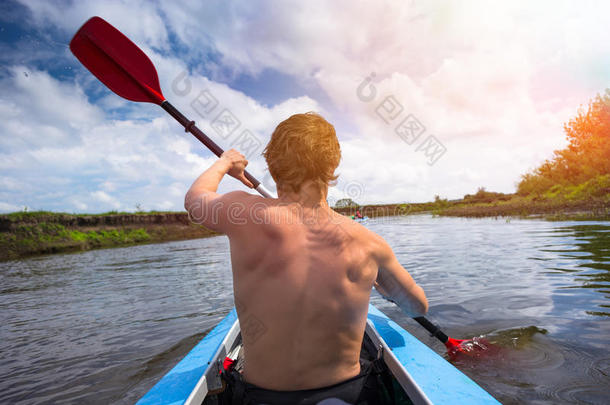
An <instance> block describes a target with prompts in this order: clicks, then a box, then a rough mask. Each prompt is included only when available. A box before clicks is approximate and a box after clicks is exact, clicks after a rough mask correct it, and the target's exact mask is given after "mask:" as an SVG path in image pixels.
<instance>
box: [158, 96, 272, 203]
mask: <svg viewBox="0 0 610 405" xmlns="http://www.w3.org/2000/svg"><path fill="white" fill-rule="evenodd" d="M161 107H163V109H164V110H165V111H167V112H168V114H169V115H171V116H172V117H174V118H175V119H176V121H178V122H179V123H180V124H181V125H182V126H183V127H184V131H185V132H190V133H191V134H193V135H194V136H195V138H197V139H199V141H201V143H203V144H204V145H205V146H206V147H207V148H208V149H209V150H211V151H212V153H214V154H215V155H216V156H218V157H220V155H222V154H223V152H224V150H222V148H221V147H220V146H218V145H217V144H216V142H214V141H213V140H211V139H210V138H209V137H208V136H207V135H206V134H205V133H204V132H203V131H202V130H200V129H199V128H197V125H195V121H191V120H189V119H188V118H186V117H185V116H184V115H183V114H182V113H181V112H180V111H178V109H177V108H176V107H174V106H173V105H172V104H171V103H170V102H169V101H167V100H165V101H163V103H161ZM244 174H245V176H246V178H247V179H248V180H250V183H252V185H253V186H254V188H255V189H256V190H257V191H258V192H259V193H261V195H262V196H263V197H271V195H270V194H269V192H268V191H267V190H265V189H264V187H262V185H261V182H260V181H258V180H257V179H256V178H255V177H254V176H253V175H251V174H250V173H249V172H248V171H247V170H245V171H244Z"/></svg>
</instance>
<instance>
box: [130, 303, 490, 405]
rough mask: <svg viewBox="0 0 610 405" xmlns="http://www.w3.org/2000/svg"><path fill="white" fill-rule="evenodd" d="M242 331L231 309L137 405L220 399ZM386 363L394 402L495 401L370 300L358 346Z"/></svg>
mask: <svg viewBox="0 0 610 405" xmlns="http://www.w3.org/2000/svg"><path fill="white" fill-rule="evenodd" d="M240 348H241V334H240V329H239V322H238V320H237V313H236V312H235V309H233V310H232V311H231V312H229V314H228V315H227V316H226V317H225V318H224V319H223V320H222V321H221V322H220V323H219V324H218V325H217V326H216V327H215V328H214V329H213V330H212V331H211V332H210V333H208V334H207V336H205V337H204V338H203V340H202V341H201V342H199V343H198V344H197V345H196V346H195V347H194V348H193V350H191V351H190V353H188V354H187V355H186V356H185V357H184V358H183V359H182V360H181V361H180V363H178V364H177V365H176V366H175V367H174V368H173V369H172V370H170V371H169V372H168V373H167V374H166V375H165V376H164V377H163V378H162V379H161V380H160V381H159V382H158V383H157V384H156V385H155V386H154V387H153V388H152V389H151V390H150V391H149V392H148V393H146V395H144V396H143V397H142V398H141V399H140V400H139V401H138V404H139V405H148V404H172V405H173V404H176V405H179V404H180V405H181V404H189V405H191V404H197V405H200V404H205V405H207V404H218V395H216V394H215V393H217V392H218V391H220V390H222V387H223V385H222V380H221V379H220V371H221V370H222V364H223V361H224V359H225V357H230V358H231V359H235V360H239V359H238V356H239V354H240V350H239V349H240ZM362 350H363V352H364V351H366V352H368V354H369V355H370V356H372V357H376V356H382V357H383V360H384V363H385V365H386V366H387V368H386V370H385V371H384V372H385V373H387V374H389V375H390V376H391V378H390V379H387V380H389V381H391V384H392V387H387V388H388V389H390V388H391V389H392V390H393V392H394V395H393V398H394V402H390V403H396V404H398V403H400V404H408V403H413V404H416V405H417V404H460V405H462V404H469V405H475V404H499V402H498V401H497V400H496V399H495V398H494V397H492V396H491V395H490V394H489V393H487V392H486V391H485V390H484V389H483V388H481V387H480V386H479V385H477V384H476V383H475V382H474V381H473V380H471V379H470V378H468V377H467V376H466V375H465V374H463V373H462V372H461V371H459V370H458V369H457V368H455V367H454V366H453V365H451V363H449V362H447V361H446V360H445V359H444V358H442V357H441V356H439V355H438V354H436V352H434V351H433V350H431V349H430V348H428V346H426V345H425V344H423V343H422V342H420V341H419V340H417V339H416V338H415V337H414V336H413V335H411V334H410V333H409V332H407V331H406V330H404V329H403V328H401V327H400V326H398V324H396V323H395V322H394V321H392V320H391V319H390V318H388V317H387V316H386V315H385V314H383V313H382V312H381V311H379V310H378V309H377V308H376V307H374V306H373V305H370V306H369V314H368V321H367V326H366V332H365V336H364V341H363V345H362Z"/></svg>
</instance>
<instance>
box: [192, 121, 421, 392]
mask: <svg viewBox="0 0 610 405" xmlns="http://www.w3.org/2000/svg"><path fill="white" fill-rule="evenodd" d="M264 156H265V159H266V160H267V164H268V167H269V172H270V174H271V176H272V177H273V179H274V180H275V182H276V184H277V189H278V198H277V199H271V198H262V197H259V196H257V195H253V194H249V193H246V192H243V191H234V192H230V193H226V194H219V193H217V192H216V191H217V188H218V184H219V183H220V181H221V179H222V178H223V177H224V175H225V174H229V175H230V176H232V177H234V178H236V179H238V180H239V181H241V182H242V183H244V184H245V185H246V186H248V187H252V184H251V183H250V182H249V181H248V180H247V179H246V178H245V176H244V169H245V167H246V165H247V164H248V162H247V161H246V159H245V158H244V156H243V155H242V154H240V153H239V152H237V151H236V150H229V151H226V152H225V153H224V154H223V155H222V156H221V157H220V159H218V160H217V161H216V162H215V163H214V164H213V165H212V166H211V167H210V168H209V169H208V170H206V171H205V172H204V173H203V174H202V175H201V176H199V178H198V179H197V180H196V181H195V182H194V183H193V185H192V186H191V188H190V190H189V191H188V193H187V195H186V198H185V208H186V209H187V211H188V212H189V215H190V217H191V219H192V220H194V221H195V222H197V223H200V224H203V225H205V226H206V227H208V228H210V229H213V230H215V231H218V232H221V233H224V234H226V235H227V236H228V237H229V241H230V249H231V261H232V266H233V289H234V296H235V303H236V308H237V315H238V318H239V320H240V324H241V325H242V336H243V346H244V358H245V364H244V370H243V379H244V380H245V381H247V382H248V383H250V384H253V385H255V386H257V387H260V388H262V389H267V390H274V391H295V390H310V389H317V388H320V387H327V386H330V385H334V384H338V383H341V382H344V381H346V380H349V379H350V378H354V377H355V376H358V375H359V373H360V372H361V369H360V362H359V354H360V348H361V345H362V339H363V335H364V330H365V326H366V319H367V312H368V303H369V297H370V294H371V289H372V287H373V286H375V287H376V288H377V290H378V291H379V292H380V293H381V294H383V295H384V296H386V297H387V298H389V299H391V300H392V301H394V302H395V303H396V304H397V305H399V306H400V307H401V308H402V309H403V310H404V311H405V312H406V313H407V314H408V315H409V316H421V315H424V314H425V313H426V312H427V309H428V303H427V300H426V296H425V294H424V291H423V290H422V288H421V287H419V286H418V285H417V284H416V283H415V281H414V280H413V278H412V277H411V276H410V275H409V273H408V272H407V271H406V270H405V269H404V268H403V267H402V266H401V265H400V263H399V262H398V261H397V259H396V257H395V256H394V253H393V252H392V249H391V248H390V246H389V245H388V244H387V243H386V242H385V241H384V240H383V239H382V238H381V237H380V236H379V235H377V234H375V233H373V232H372V231H370V230H368V229H367V228H365V227H364V226H362V225H360V224H359V223H357V222H356V221H353V220H351V219H349V217H345V216H343V215H340V214H338V213H336V212H335V211H333V210H332V209H331V208H330V207H329V206H328V203H327V201H326V197H327V192H328V186H329V184H330V183H332V182H333V181H334V180H336V178H337V176H336V175H335V174H334V172H335V169H336V168H337V166H338V164H339V160H340V158H341V151H340V147H339V142H338V140H337V137H336V135H335V130H334V128H333V126H332V125H331V124H329V123H328V122H327V121H325V120H324V119H323V118H322V117H321V116H319V115H317V114H314V113H307V114H296V115H293V116H292V117H290V118H288V119H287V120H285V121H283V122H282V123H280V124H279V125H278V126H277V128H276V129H275V131H274V132H273V135H272V137H271V140H270V141H269V144H268V145H267V147H266V149H265V152H264Z"/></svg>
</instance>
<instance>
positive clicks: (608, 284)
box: [550, 224, 610, 316]
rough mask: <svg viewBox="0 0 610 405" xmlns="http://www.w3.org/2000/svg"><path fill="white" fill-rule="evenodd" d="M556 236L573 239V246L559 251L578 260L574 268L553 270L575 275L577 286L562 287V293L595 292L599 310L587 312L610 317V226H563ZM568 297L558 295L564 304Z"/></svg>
mask: <svg viewBox="0 0 610 405" xmlns="http://www.w3.org/2000/svg"><path fill="white" fill-rule="evenodd" d="M554 233H557V234H560V235H561V237H562V238H565V237H571V238H573V240H574V241H573V242H572V243H571V244H570V245H562V246H564V248H563V249H556V250H554V251H555V252H557V253H559V254H560V256H562V257H565V258H570V259H574V264H573V266H572V267H571V268H561V267H554V268H552V269H550V270H553V271H558V272H571V273H574V274H573V275H574V277H573V278H572V282H573V283H575V284H576V285H563V286H558V287H557V288H558V290H570V289H575V288H576V289H581V288H584V289H591V290H593V291H594V292H595V293H597V294H595V295H592V296H591V297H590V298H591V300H592V304H595V305H596V307H597V308H595V309H587V310H586V311H585V312H586V313H587V314H589V315H595V316H610V311H609V310H608V308H610V290H609V289H610V226H607V225H604V224H593V225H587V224H578V225H569V226H562V227H559V228H557V229H556V230H555V231H554ZM563 296H564V294H562V293H559V294H556V297H557V299H558V300H559V301H561V299H562V298H561V297H563Z"/></svg>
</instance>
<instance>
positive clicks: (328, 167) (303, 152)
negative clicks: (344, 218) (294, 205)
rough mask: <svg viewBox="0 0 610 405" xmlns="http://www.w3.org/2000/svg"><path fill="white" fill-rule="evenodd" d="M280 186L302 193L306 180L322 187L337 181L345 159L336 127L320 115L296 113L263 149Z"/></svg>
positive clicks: (272, 174)
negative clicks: (342, 157) (337, 173)
mask: <svg viewBox="0 0 610 405" xmlns="http://www.w3.org/2000/svg"><path fill="white" fill-rule="evenodd" d="M263 156H264V157H265V160H266V161H267V165H268V166H269V173H271V177H273V180H275V182H276V184H277V185H278V188H280V189H287V190H289V191H290V190H292V191H294V192H299V190H300V189H301V185H302V184H303V182H305V181H306V180H312V181H314V182H315V183H316V184H317V185H318V186H319V187H321V188H322V187H326V186H328V185H329V184H331V182H334V181H335V180H336V179H337V177H338V175H335V174H334V173H335V169H336V168H337V166H339V160H341V147H340V146H339V140H338V139H337V135H336V134H335V128H334V127H333V126H332V125H331V124H330V123H328V121H326V120H325V119H324V118H322V116H320V115H319V114H316V113H313V112H308V113H306V114H295V115H293V116H291V117H290V118H288V119H287V120H284V121H282V122H281V123H280V124H279V125H278V126H277V128H275V131H273V134H272V135H271V139H270V140H269V143H268V144H267V147H266V148H265V150H264V151H263Z"/></svg>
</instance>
